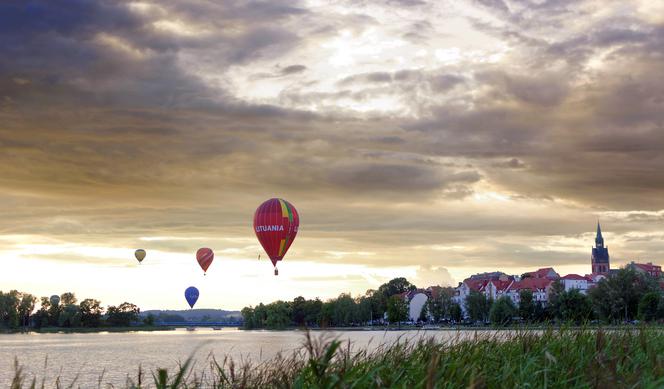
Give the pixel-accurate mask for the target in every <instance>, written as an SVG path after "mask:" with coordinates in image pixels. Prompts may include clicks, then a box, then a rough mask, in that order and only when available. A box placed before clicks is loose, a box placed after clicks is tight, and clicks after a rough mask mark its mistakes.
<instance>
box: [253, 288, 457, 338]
mask: <svg viewBox="0 0 664 389" xmlns="http://www.w3.org/2000/svg"><path fill="white" fill-rule="evenodd" d="M414 289H415V286H414V285H413V284H411V283H410V282H408V280H406V279H405V278H403V277H400V278H395V279H393V280H391V281H389V282H386V283H385V284H383V285H381V286H380V287H379V288H378V289H377V290H373V289H370V290H368V291H367V292H366V294H365V295H364V296H360V297H356V298H354V297H352V296H351V295H350V294H346V293H342V294H340V295H339V297H337V298H334V299H330V300H328V301H325V302H323V301H321V300H319V299H315V300H307V299H305V298H304V297H301V296H299V297H296V298H295V299H294V300H293V301H275V302H273V303H270V304H267V305H265V304H263V303H260V304H258V305H257V306H256V307H245V308H244V309H242V317H243V319H244V328H246V329H255V328H271V329H283V328H286V327H289V326H299V327H331V326H334V327H348V326H355V325H366V324H371V323H381V324H382V323H383V322H384V318H385V317H386V316H387V314H388V309H389V307H390V303H389V301H390V298H391V297H393V296H394V295H396V294H399V293H403V292H407V291H410V290H414ZM450 289H451V288H450ZM448 294H449V293H448ZM450 295H451V294H450ZM392 308H395V306H394V305H393V306H392ZM401 308H403V307H401ZM405 309H406V317H403V316H402V315H397V316H393V317H392V319H393V320H394V322H401V321H405V320H407V315H408V306H407V305H406V306H405ZM401 311H403V310H401ZM397 319H398V320H397Z"/></svg>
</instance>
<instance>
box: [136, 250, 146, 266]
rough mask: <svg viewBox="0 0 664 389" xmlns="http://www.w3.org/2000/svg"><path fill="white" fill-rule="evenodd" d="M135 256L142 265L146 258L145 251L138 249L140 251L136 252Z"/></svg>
mask: <svg viewBox="0 0 664 389" xmlns="http://www.w3.org/2000/svg"><path fill="white" fill-rule="evenodd" d="M134 255H135V256H136V260H137V261H138V263H141V262H143V258H145V250H143V249H138V250H136V252H135V253H134Z"/></svg>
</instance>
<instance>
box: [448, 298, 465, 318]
mask: <svg viewBox="0 0 664 389" xmlns="http://www.w3.org/2000/svg"><path fill="white" fill-rule="evenodd" d="M449 311H450V320H452V321H454V322H455V323H459V322H461V319H463V310H462V309H461V305H459V304H457V303H455V302H452V303H451V304H450V309H449Z"/></svg>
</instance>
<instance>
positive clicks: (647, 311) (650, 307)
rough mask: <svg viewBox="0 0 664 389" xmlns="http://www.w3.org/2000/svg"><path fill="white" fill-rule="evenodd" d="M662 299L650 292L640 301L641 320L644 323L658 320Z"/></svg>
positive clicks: (657, 294)
mask: <svg viewBox="0 0 664 389" xmlns="http://www.w3.org/2000/svg"><path fill="white" fill-rule="evenodd" d="M661 300H662V298H661V297H660V295H659V293H657V292H648V293H646V294H644V295H643V297H641V300H640V301H639V319H641V320H643V321H647V322H650V321H654V320H657V318H658V316H659V315H658V312H657V311H658V309H659V305H660V301H661Z"/></svg>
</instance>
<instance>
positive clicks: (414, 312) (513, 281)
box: [407, 222, 664, 321]
mask: <svg viewBox="0 0 664 389" xmlns="http://www.w3.org/2000/svg"><path fill="white" fill-rule="evenodd" d="M590 265H591V273H590V274H586V275H585V276H581V275H579V274H568V275H566V276H564V277H561V276H560V275H559V274H558V273H557V272H556V271H555V270H554V269H553V268H552V267H545V268H541V269H537V270H535V271H531V272H527V273H524V274H523V275H522V276H515V275H508V274H505V273H503V272H500V271H494V272H485V273H478V274H474V275H472V276H470V277H468V278H466V279H465V280H463V282H460V283H459V285H458V286H457V287H456V288H455V289H454V291H455V294H454V296H453V297H452V301H453V302H455V303H457V304H459V306H461V310H462V312H463V316H464V317H468V313H467V309H466V299H467V298H468V295H470V293H471V292H472V291H476V292H479V293H482V294H484V296H485V297H486V298H487V299H491V300H497V299H499V298H500V297H502V296H507V297H509V298H510V299H511V300H512V302H513V303H514V304H515V305H518V304H519V303H520V298H521V292H522V291H523V290H530V291H531V292H532V294H533V301H534V302H536V303H539V304H541V305H542V307H545V306H546V305H547V304H548V302H549V294H550V293H551V289H552V287H553V284H554V282H555V281H559V282H560V283H562V285H563V287H564V290H565V291H570V290H572V289H576V290H578V291H579V292H581V293H583V294H587V293H588V290H590V289H591V288H593V287H594V286H595V285H597V282H599V281H600V280H601V279H603V278H606V277H608V276H609V275H610V274H612V273H614V272H616V271H617V270H615V269H611V264H610V259H609V249H608V247H606V246H605V245H604V237H603V236H602V229H601V226H600V224H599V222H597V233H596V235H595V247H592V249H591V256H590ZM626 267H629V268H632V269H634V270H635V271H636V272H639V273H643V274H649V275H650V276H652V277H655V278H657V279H659V280H660V285H661V287H662V289H663V290H664V273H662V268H661V266H658V265H654V264H653V263H652V262H648V263H635V262H631V263H629V264H628V265H626ZM434 288H438V289H437V290H436V289H434ZM440 289H441V288H440V287H430V288H428V289H426V290H419V291H413V292H407V294H408V296H407V298H408V300H407V301H409V302H410V313H409V315H410V318H411V320H413V321H416V320H417V319H418V318H419V316H420V312H421V309H422V307H423V306H424V304H426V301H427V299H428V298H432V297H433V298H438V297H436V296H437V295H439V290H440ZM419 295H421V296H420V297H417V296H419ZM415 297H417V298H415Z"/></svg>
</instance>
